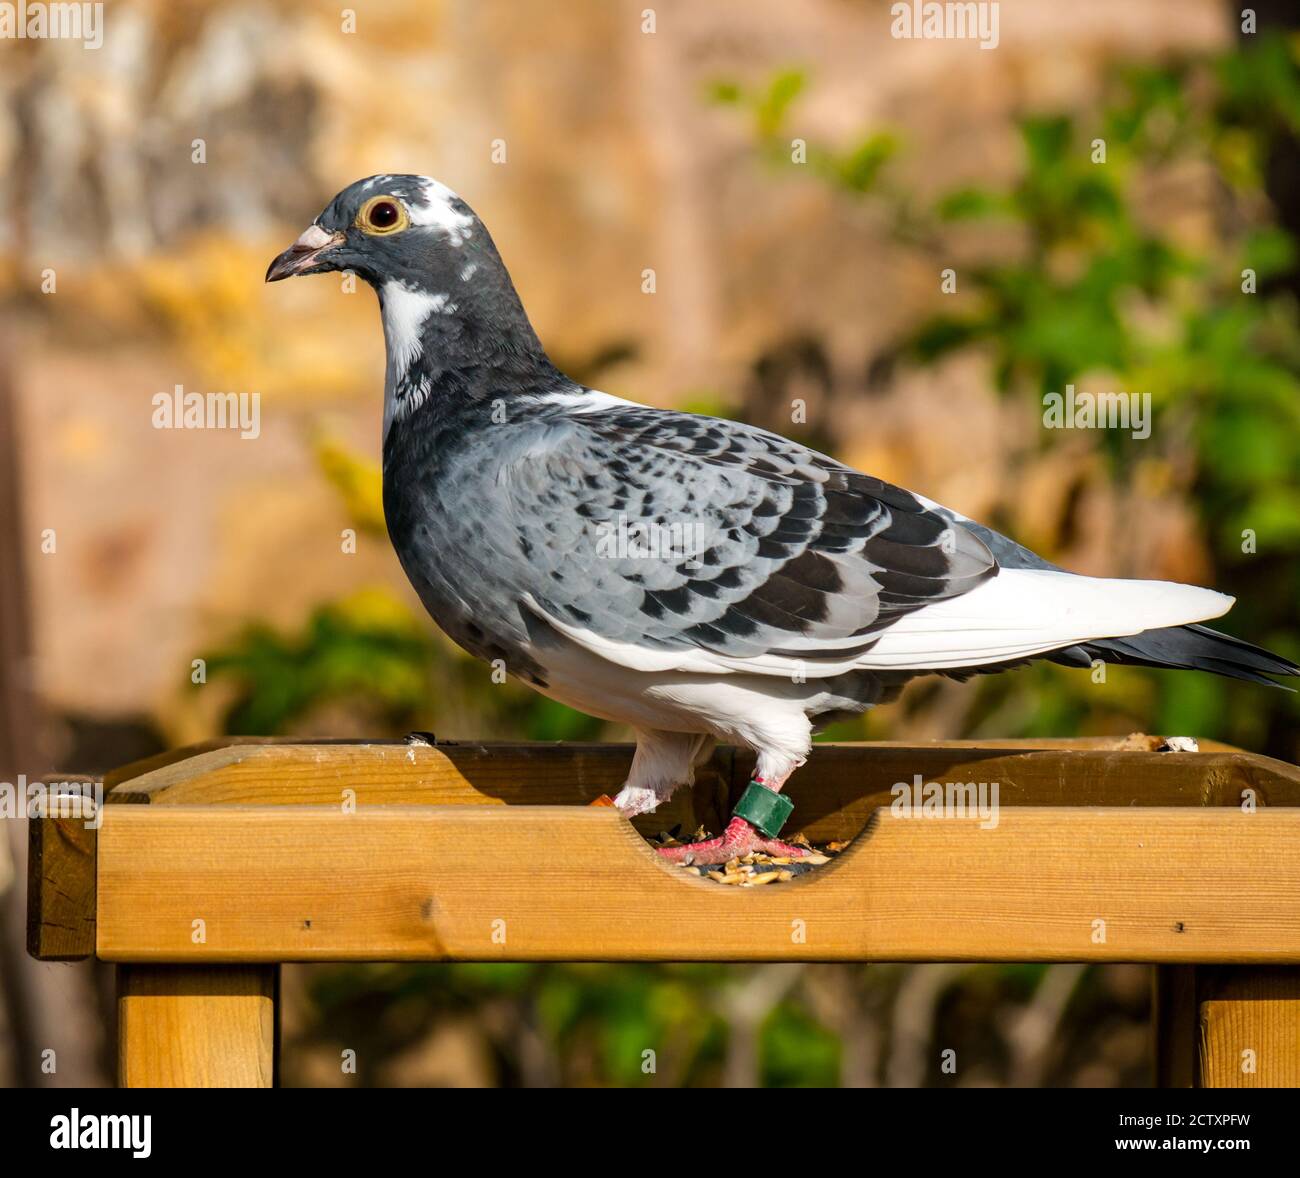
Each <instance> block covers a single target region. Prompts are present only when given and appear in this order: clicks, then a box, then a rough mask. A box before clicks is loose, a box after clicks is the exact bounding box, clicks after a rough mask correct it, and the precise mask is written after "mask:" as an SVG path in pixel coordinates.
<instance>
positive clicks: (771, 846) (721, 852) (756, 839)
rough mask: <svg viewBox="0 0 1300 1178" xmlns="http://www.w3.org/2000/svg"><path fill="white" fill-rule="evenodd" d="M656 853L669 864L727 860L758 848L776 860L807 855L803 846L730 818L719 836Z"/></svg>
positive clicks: (702, 864)
mask: <svg viewBox="0 0 1300 1178" xmlns="http://www.w3.org/2000/svg"><path fill="white" fill-rule="evenodd" d="M658 851H659V854H660V855H662V856H663V857H664V858H665V859H667V860H668V861H669V862H671V863H686V864H694V863H697V864H699V865H700V866H702V867H704V866H709V865H711V864H715V863H728V862H730V861H731V860H732V859H739V858H740V857H741V856H743V855H748V854H749V853H750V852H751V851H762V852H763V853H764V854H766V855H774V856H776V857H777V858H779V859H785V858H789V859H799V858H801V857H802V856H804V855H807V854H808V849H807V848H806V847H796V846H794V845H793V844H791V843H783V842H781V841H780V840H779V839H770V838H765V837H764V836H763V835H762V834H760V833H759V832H758V830H757V829H756V828H755V827H754V826H753V825H752V824H750V823H748V822H746V821H745V820H744V819H743V818H733V819H732V820H731V821H730V822H729V823H727V829H726V830H724V831H723V832H722V835H721V837H719V838H715V839H705V840H704V841H703V842H700V843H685V844H683V845H682V846H680V847H659V848H658Z"/></svg>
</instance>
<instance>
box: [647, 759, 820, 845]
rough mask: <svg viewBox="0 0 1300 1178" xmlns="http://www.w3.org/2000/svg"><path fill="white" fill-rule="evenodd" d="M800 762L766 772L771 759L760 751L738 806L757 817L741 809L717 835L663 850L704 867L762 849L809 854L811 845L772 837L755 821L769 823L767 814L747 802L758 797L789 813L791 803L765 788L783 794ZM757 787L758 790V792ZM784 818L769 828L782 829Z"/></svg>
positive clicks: (763, 805) (764, 805)
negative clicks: (777, 800)
mask: <svg viewBox="0 0 1300 1178" xmlns="http://www.w3.org/2000/svg"><path fill="white" fill-rule="evenodd" d="M795 768H796V766H795V765H791V764H788V762H787V763H786V764H778V767H777V773H776V775H775V776H770V777H769V776H766V775H765V773H764V772H763V771H764V770H767V771H768V772H769V773H770V772H771V771H772V766H771V759H769V758H767V757H765V756H762V755H760V756H759V760H758V768H757V769H756V770H755V772H754V776H753V777H751V778H750V781H749V788H748V789H747V790H746V791H745V797H744V798H743V799H742V802H741V804H740V805H739V806H737V810H742V809H743V810H746V812H747V813H750V817H753V818H754V819H755V821H750V817H745V816H744V815H742V814H740V813H736V814H733V816H732V819H731V821H730V822H728V823H727V829H726V830H724V831H723V832H722V834H721V835H720V836H719V837H718V838H715V839H705V840H704V841H703V842H698V843H686V844H684V845H683V846H680V847H660V848H659V854H660V855H662V856H663V857H664V858H665V859H667V860H668V861H669V862H672V863H687V864H699V865H700V866H701V867H704V866H709V865H712V864H717V863H728V862H730V861H731V860H732V859H738V858H740V857H741V856H744V855H748V854H749V853H750V852H751V851H761V852H763V853H764V854H767V855H775V856H777V857H778V858H790V859H798V858H800V857H801V856H803V855H806V854H808V851H807V848H805V847H797V846H795V845H794V844H793V843H783V842H781V841H780V839H777V838H773V837H770V836H769V835H767V834H764V833H763V831H762V830H760V829H759V827H758V825H755V822H758V823H760V824H764V825H766V823H765V821H764V819H763V818H761V817H759V816H758V814H757V813H752V812H751V807H749V806H747V805H746V804H745V803H746V801H749V800H757V802H758V807H757V809H758V810H760V811H763V812H768V811H772V810H777V809H783V810H784V812H785V813H786V814H788V813H789V805H788V803H784V801H783V803H782V806H781V807H777V806H775V805H774V804H773V803H772V799H769V798H766V797H765V794H764V791H766V792H767V793H772V794H775V795H777V796H778V797H779V796H780V793H781V787H782V786H783V785H785V783H786V781H787V780H788V779H789V777H790V774H791V773H793V772H794V770H795ZM755 791H757V792H755ZM783 821H784V818H782V819H781V821H778V822H776V823H775V827H772V826H769V827H768V829H769V830H771V831H772V834H775V833H776V830H778V829H780V826H781V822H783Z"/></svg>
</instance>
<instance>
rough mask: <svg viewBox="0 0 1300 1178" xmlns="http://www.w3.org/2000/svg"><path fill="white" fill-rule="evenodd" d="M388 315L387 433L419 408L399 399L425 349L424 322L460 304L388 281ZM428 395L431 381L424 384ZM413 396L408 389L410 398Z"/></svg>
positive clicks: (385, 294) (385, 313)
mask: <svg viewBox="0 0 1300 1178" xmlns="http://www.w3.org/2000/svg"><path fill="white" fill-rule="evenodd" d="M380 305H381V307H382V308H383V318H384V346H385V348H386V350H387V353H388V365H387V371H386V372H385V374H384V433H385V434H387V433H388V427H389V426H390V425H392V423H393V420H394V418H396V417H398V416H402V415H404V414H405V413H407V412H409V411H410V410H411V409H413V408H415V405H414V404H410V405H403V404H401V403H400V402H399V399H398V395H397V393H398V389H399V388H401V387H402V386H403V385H406V386H408V388H409V386H410V384H411V382H410V381H409V380H408V379H407V374H408V373H409V372H410V369H411V365H412V364H414V363H415V361H416V360H417V359H419V357H420V355H421V354H422V353H423V352H424V324H425V322H426V320H428V318H429V316H430V315H436V314H443V315H450V314H452V313H453V312H454V311H455V310H456V304H455V303H453V302H452V301H451V297H450V296H449V295H447V294H441V293H432V292H430V291H423V290H412V289H411V288H410V287H409V286H406V285H405V284H403V283H401V282H397V281H390V282H385V283H384V289H383V294H382V296H381V298H380ZM421 387H423V388H424V389H425V394H424V395H425V396H428V389H427V384H425V385H422V386H421ZM411 396H412V394H411V393H409V392H408V396H407V398H403V399H404V400H407V399H410V397H411Z"/></svg>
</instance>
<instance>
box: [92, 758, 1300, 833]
mask: <svg viewBox="0 0 1300 1178" xmlns="http://www.w3.org/2000/svg"><path fill="white" fill-rule="evenodd" d="M1033 743H1034V744H1035V746H1036V745H1037V744H1038V743H1041V742H1033ZM631 759H632V747H631V746H630V745H600V744H528V743H509V744H507V743H503V744H474V743H467V744H439V745H438V746H437V747H435V748H427V747H420V746H408V745H404V744H400V743H397V744H393V743H367V744H352V743H339V744H330V743H326V744H310V745H304V744H285V743H263V744H239V745H230V746H225V747H219V748H212V749H207V750H205V751H203V752H201V753H199V754H197V755H195V756H191V757H188V758H181V759H174V760H172V759H169V760H167V761H166V762H165V763H163V764H161V765H160V764H159V763H158V762H157V761H155V762H153V763H148V764H146V765H145V766H142V767H139V768H140V771H139V772H132V771H130V770H128V771H125V772H124V773H123V774H122V775H114V777H112V778H110V784H111V785H112V791H111V793H110V794H109V800H110V801H113V802H124V801H135V802H150V803H153V804H155V805H212V804H216V803H234V804H242V805H299V804H321V805H340V804H341V803H342V801H343V800H344V799H345V798H346V797H355V800H356V802H357V803H358V804H363V805H370V804H380V803H384V804H396V805H471V804H473V805H509V804H513V805H519V804H536V805H576V804H581V803H584V802H587V801H590V800H591V799H592V798H594V797H597V796H599V795H600V794H602V793H607V794H612V793H615V792H616V791H617V790H618V788H619V786H620V785H621V783H622V781H623V779H624V778H625V776H626V774H627V770H628V766H629V765H630V764H631ZM751 765H752V761H751V759H750V757H749V755H748V754H740V753H736V752H734V751H733V750H731V749H720V750H718V751H717V752H715V754H714V756H713V758H712V759H711V761H710V762H709V763H708V764H707V765H706V766H703V767H702V768H701V769H700V770H699V771H698V773H697V782H696V785H695V787H694V789H693V790H690V791H687V790H680V791H678V793H677V794H676V795H675V796H674V797H673V799H672V800H671V801H670V802H669V803H668V804H667V805H666V806H662V807H660V809H659V811H658V812H657V813H655V814H653V815H646V816H643V817H641V818H638V819H637V820H636V821H635V822H634V824H633V825H634V826H635V827H636V828H637V829H638V830H640V831H641V832H642V833H643V834H653V833H655V832H657V831H660V830H665V829H672V828H673V827H674V826H678V825H680V826H681V827H682V828H683V829H684V830H685V831H686V832H687V833H690V832H691V831H693V830H694V829H695V828H696V827H697V826H700V825H703V826H705V827H706V828H708V829H709V830H714V831H716V830H718V829H719V828H720V826H721V824H722V822H723V819H724V818H725V816H726V815H727V814H729V813H730V811H731V807H732V805H734V802H735V799H736V798H738V797H739V794H740V792H741V791H742V790H743V789H744V786H745V783H746V782H747V781H748V777H749V772H750V769H751ZM917 775H919V776H921V777H922V778H923V779H924V780H926V781H939V782H944V783H947V782H953V781H963V782H965V781H983V782H990V783H992V782H996V783H998V786H999V800H1000V802H1001V804H1002V805H1005V806H1024V805H1047V806H1064V805H1074V806H1131V805H1144V806H1234V807H1239V806H1240V805H1241V804H1242V800H1243V791H1247V790H1248V791H1250V796H1251V798H1252V799H1253V802H1254V804H1255V805H1256V806H1258V807H1261V808H1262V807H1267V806H1281V805H1287V806H1297V807H1300V769H1297V768H1296V767H1295V766H1292V765H1286V764H1283V763H1282V762H1280V761H1274V760H1271V759H1269V758H1267V757H1260V756H1256V755H1254V754H1250V753H1240V752H1203V753H1199V754H1185V753H1151V752H1124V751H1115V750H1107V749H1099V748H1091V747H1090V748H1086V749H1065V748H1057V747H1052V748H1040V747H1021V746H1013V747H1007V746H1006V744H1002V745H998V746H993V747H985V746H979V745H975V744H973V743H972V742H967V741H952V742H945V743H942V744H935V745H921V746H906V745H897V744H843V745H834V744H827V745H818V746H817V747H816V748H815V749H814V751H813V755H812V757H811V758H810V759H809V762H808V764H807V765H805V766H804V767H803V768H802V769H801V770H800V771H799V772H798V773H797V774H796V775H795V777H794V778H793V779H792V781H791V783H790V787H789V792H790V796H791V798H792V799H793V800H794V802H795V813H794V817H793V819H792V825H791V827H790V832H791V833H793V832H795V831H799V830H802V831H803V832H804V833H805V834H807V835H808V837H809V838H811V839H813V840H814V841H819V842H825V841H829V840H832V839H836V840H842V839H849V838H852V837H853V836H854V835H856V834H857V833H858V832H859V831H861V829H862V828H863V826H864V825H865V824H866V821H867V818H868V816H869V815H870V814H871V812H872V811H873V810H875V809H876V808H878V807H880V806H882V805H888V804H889V802H890V800H891V790H892V789H893V787H894V785H895V784H896V783H897V782H909V783H910V782H911V781H912V780H913V778H914V777H915V776H917ZM345 790H348V791H352V792H351V794H345V792H344V791H345Z"/></svg>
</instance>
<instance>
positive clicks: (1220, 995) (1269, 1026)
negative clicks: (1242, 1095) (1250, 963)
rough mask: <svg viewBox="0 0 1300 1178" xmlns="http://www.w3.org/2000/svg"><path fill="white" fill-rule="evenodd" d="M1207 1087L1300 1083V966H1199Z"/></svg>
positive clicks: (1201, 1062)
mask: <svg viewBox="0 0 1300 1178" xmlns="http://www.w3.org/2000/svg"><path fill="white" fill-rule="evenodd" d="M1196 972H1197V981H1198V997H1199V1001H1200V1044H1199V1046H1200V1051H1199V1058H1198V1061H1197V1062H1198V1075H1197V1083H1198V1084H1199V1086H1200V1087H1202V1088H1300V970H1297V969H1288V968H1248V967H1247V968H1242V967H1235V968H1234V967H1217V968H1204V969H1198V970H1197V971H1196Z"/></svg>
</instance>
